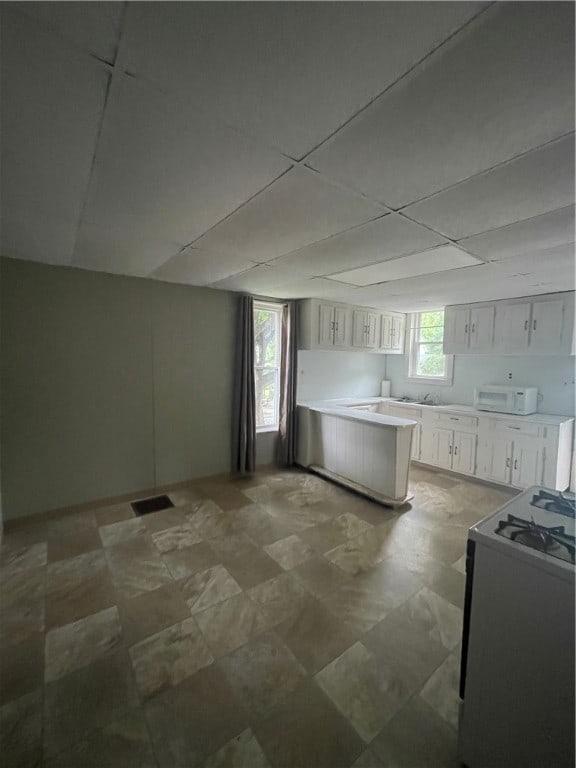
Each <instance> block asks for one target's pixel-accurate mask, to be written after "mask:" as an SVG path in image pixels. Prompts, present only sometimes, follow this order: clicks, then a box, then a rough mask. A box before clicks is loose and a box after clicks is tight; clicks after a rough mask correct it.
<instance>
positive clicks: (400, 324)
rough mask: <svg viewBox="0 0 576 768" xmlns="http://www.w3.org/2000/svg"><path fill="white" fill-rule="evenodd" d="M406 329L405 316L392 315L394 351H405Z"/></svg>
mask: <svg viewBox="0 0 576 768" xmlns="http://www.w3.org/2000/svg"><path fill="white" fill-rule="evenodd" d="M405 330H406V318H405V317H392V340H391V348H392V350H394V352H398V353H402V352H404V335H405Z"/></svg>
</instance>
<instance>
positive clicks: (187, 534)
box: [152, 524, 202, 553]
mask: <svg viewBox="0 0 576 768" xmlns="http://www.w3.org/2000/svg"><path fill="white" fill-rule="evenodd" d="M152 539H153V541H154V544H155V545H156V547H157V548H158V550H159V551H160V552H162V553H166V552H176V551H179V550H182V549H186V547H191V546H192V545H193V544H198V542H200V541H202V537H201V536H200V534H199V533H197V532H196V531H195V530H194V529H193V528H192V526H191V525H187V524H186V525H176V526H174V527H173V528H167V529H166V530H165V531H158V533H153V534H152Z"/></svg>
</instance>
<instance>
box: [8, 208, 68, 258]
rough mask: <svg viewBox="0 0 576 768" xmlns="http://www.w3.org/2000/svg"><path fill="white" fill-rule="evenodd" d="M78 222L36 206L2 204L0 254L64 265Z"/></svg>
mask: <svg viewBox="0 0 576 768" xmlns="http://www.w3.org/2000/svg"><path fill="white" fill-rule="evenodd" d="M77 227H78V222H77V221H76V220H75V219H62V218H58V217H56V216H53V215H47V214H45V213H43V212H42V211H41V210H38V209H37V208H25V207H21V208H13V207H12V206H8V205H3V206H2V218H1V221H0V255H2V256H9V257H12V258H17V259H30V260H31V261H42V262H46V263H47V264H61V265H67V264H70V263H71V261H72V252H73V250H74V241H75V238H76V230H77Z"/></svg>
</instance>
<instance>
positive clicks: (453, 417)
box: [450, 416, 460, 421]
mask: <svg viewBox="0 0 576 768" xmlns="http://www.w3.org/2000/svg"><path fill="white" fill-rule="evenodd" d="M450 421H460V419H459V418H458V416H450Z"/></svg>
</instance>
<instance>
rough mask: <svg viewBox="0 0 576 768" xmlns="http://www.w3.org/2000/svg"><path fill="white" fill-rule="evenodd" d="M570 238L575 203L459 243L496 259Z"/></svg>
mask: <svg viewBox="0 0 576 768" xmlns="http://www.w3.org/2000/svg"><path fill="white" fill-rule="evenodd" d="M571 242H574V207H573V206H568V207H567V208H561V209H560V210H558V211H551V212H550V213H544V214H542V216H535V217H534V218H532V219H526V221H518V222H516V223H514V224H509V225H508V226H507V227H502V228H501V229H493V230H491V231H490V232H484V234H482V235H475V236H474V237H468V238H465V239H464V240H460V241H459V244H460V245H461V246H462V247H463V248H465V249H466V250H467V251H469V252H470V253H475V254H476V255H478V256H482V257H483V258H485V259H490V260H491V261H493V260H500V259H506V258H510V257H511V256H516V255H518V254H522V253H526V252H529V251H535V250H539V249H544V248H552V247H553V246H555V245H562V244H563V243H571Z"/></svg>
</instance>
